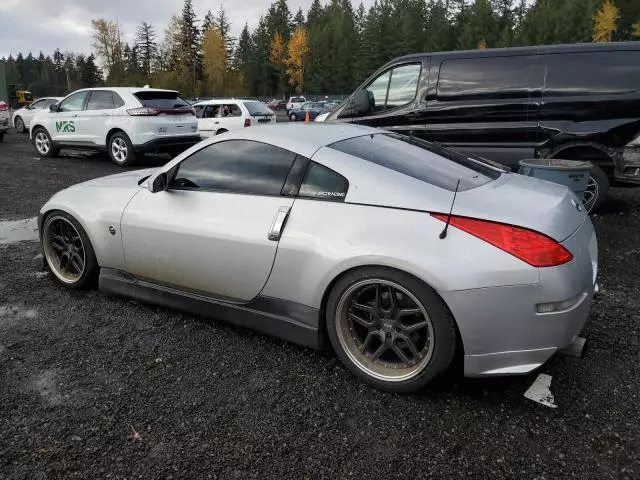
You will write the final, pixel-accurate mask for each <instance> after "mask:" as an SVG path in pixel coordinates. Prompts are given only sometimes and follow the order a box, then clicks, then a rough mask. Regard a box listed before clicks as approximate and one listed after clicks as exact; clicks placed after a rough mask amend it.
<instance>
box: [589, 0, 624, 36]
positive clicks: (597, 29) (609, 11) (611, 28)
mask: <svg viewBox="0 0 640 480" xmlns="http://www.w3.org/2000/svg"><path fill="white" fill-rule="evenodd" d="M619 19H620V10H619V9H618V7H616V6H615V4H614V3H613V2H612V1H611V0H605V2H604V3H603V4H602V5H601V6H600V9H598V11H597V12H596V14H595V15H594V16H593V41H594V42H610V41H611V37H612V36H613V34H614V33H615V31H616V30H617V29H618V20H619Z"/></svg>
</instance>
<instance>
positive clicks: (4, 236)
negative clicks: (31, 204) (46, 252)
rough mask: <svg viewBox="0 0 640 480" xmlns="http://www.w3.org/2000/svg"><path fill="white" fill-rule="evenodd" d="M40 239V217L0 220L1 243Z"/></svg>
mask: <svg viewBox="0 0 640 480" xmlns="http://www.w3.org/2000/svg"><path fill="white" fill-rule="evenodd" d="M25 240H38V219H37V218H35V217H34V218H25V219H24V220H12V221H0V244H7V243H14V242H23V241H25Z"/></svg>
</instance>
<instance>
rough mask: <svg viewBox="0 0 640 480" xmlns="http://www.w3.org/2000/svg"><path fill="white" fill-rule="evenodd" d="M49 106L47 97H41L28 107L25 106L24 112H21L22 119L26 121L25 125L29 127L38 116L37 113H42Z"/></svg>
mask: <svg viewBox="0 0 640 480" xmlns="http://www.w3.org/2000/svg"><path fill="white" fill-rule="evenodd" d="M45 107H46V108H48V104H47V99H46V98H41V99H40V100H37V101H35V102H33V103H32V104H31V105H29V106H28V107H27V108H25V109H24V110H23V111H22V112H20V116H21V117H22V121H23V122H24V126H25V127H26V128H29V126H30V125H31V120H33V117H35V116H36V114H37V113H40V112H41V111H42V110H43V109H44V108H45Z"/></svg>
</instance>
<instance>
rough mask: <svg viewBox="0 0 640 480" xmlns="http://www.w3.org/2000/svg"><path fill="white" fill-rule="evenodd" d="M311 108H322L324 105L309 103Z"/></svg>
mask: <svg viewBox="0 0 640 480" xmlns="http://www.w3.org/2000/svg"><path fill="white" fill-rule="evenodd" d="M309 106H310V107H311V108H324V103H310V104H309Z"/></svg>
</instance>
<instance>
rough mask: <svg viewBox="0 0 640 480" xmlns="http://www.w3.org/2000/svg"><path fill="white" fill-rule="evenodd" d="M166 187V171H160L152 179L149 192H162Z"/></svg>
mask: <svg viewBox="0 0 640 480" xmlns="http://www.w3.org/2000/svg"><path fill="white" fill-rule="evenodd" d="M168 187H169V185H168V179H167V172H162V173H160V174H158V176H157V177H156V178H154V179H153V182H152V183H151V193H158V192H164V191H165V190H166V189H167V188H168Z"/></svg>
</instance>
